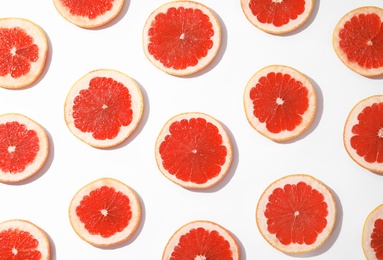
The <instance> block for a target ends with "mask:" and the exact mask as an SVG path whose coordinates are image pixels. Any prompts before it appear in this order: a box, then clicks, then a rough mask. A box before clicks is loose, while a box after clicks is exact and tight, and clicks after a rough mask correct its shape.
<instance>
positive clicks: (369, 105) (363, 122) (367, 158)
mask: <svg viewBox="0 0 383 260" xmlns="http://www.w3.org/2000/svg"><path fill="white" fill-rule="evenodd" d="M343 143H344V146H345V148H346V151H347V153H348V154H349V155H350V157H351V158H352V159H353V160H354V161H355V162H356V163H358V164H359V165H360V166H362V167H364V168H365V169H368V170H370V171H372V172H377V173H383V95H376V96H370V97H368V98H365V99H363V100H361V101H359V102H358V103H357V104H356V105H355V106H354V107H353V108H352V110H351V111H350V113H349V115H348V117H347V120H346V123H345V125H344V131H343Z"/></svg>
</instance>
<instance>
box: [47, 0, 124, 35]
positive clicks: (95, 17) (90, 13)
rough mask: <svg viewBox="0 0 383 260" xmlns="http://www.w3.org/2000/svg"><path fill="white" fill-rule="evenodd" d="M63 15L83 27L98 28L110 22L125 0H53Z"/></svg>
mask: <svg viewBox="0 0 383 260" xmlns="http://www.w3.org/2000/svg"><path fill="white" fill-rule="evenodd" d="M53 3H54V5H55V7H56V9H57V11H58V12H59V13H60V15H61V16H62V17H64V18H65V19H66V20H67V21H69V22H70V23H72V24H74V25H77V26H79V27H82V28H96V27H100V26H102V25H105V24H107V23H109V22H110V21H111V20H113V18H115V17H116V16H117V15H118V14H119V13H120V11H121V9H122V6H123V5H124V0H103V1H97V0H82V1H67V0H53Z"/></svg>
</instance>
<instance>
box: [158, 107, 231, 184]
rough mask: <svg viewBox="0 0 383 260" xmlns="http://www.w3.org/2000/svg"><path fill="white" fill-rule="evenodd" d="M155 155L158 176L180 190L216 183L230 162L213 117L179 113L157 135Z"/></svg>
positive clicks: (224, 138) (225, 141)
mask: <svg viewBox="0 0 383 260" xmlns="http://www.w3.org/2000/svg"><path fill="white" fill-rule="evenodd" d="M155 156H156V161H157V165H158V167H159V169H160V171H161V173H162V174H163V175H164V176H165V177H166V178H168V179H169V180H171V181H173V182H174V183H176V184H178V185H180V186H182V187H184V188H194V189H205V188H209V187H211V186H213V185H215V184H217V183H218V182H219V181H220V180H221V179H222V178H223V177H224V176H225V175H226V173H227V171H228V169H229V167H230V164H231V161H232V147H231V142H230V138H229V136H228V134H227V133H226V130H225V129H224V128H223V126H222V125H221V124H220V123H219V122H218V121H217V120H216V119H215V118H213V117H211V116H209V115H207V114H204V113H200V112H190V113H182V114H178V115H176V116H174V117H173V118H171V119H169V120H168V121H167V122H166V124H165V125H164V126H163V128H162V130H161V132H160V133H159V135H158V137H157V141H156V145H155Z"/></svg>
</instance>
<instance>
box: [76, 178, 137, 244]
mask: <svg viewBox="0 0 383 260" xmlns="http://www.w3.org/2000/svg"><path fill="white" fill-rule="evenodd" d="M140 218H141V207H140V203H139V200H138V198H137V196H136V194H135V192H134V191H133V190H132V189H131V188H130V187H128V186H127V185H125V184H124V183H122V182H120V181H118V180H115V179H112V178H101V179H98V180H96V181H93V182H91V183H89V184H87V185H86V186H84V187H83V188H81V189H80V190H79V191H78V192H77V193H76V194H75V196H74V197H73V199H72V201H71V203H70V206H69V219H70V222H71V225H72V227H73V229H74V231H75V232H76V233H77V235H78V236H79V237H81V238H82V239H83V240H84V241H86V242H88V243H90V244H92V245H95V246H101V247H107V246H112V245H116V244H120V243H122V242H124V241H126V240H128V239H129V238H130V237H131V236H132V235H133V234H134V232H135V231H136V229H137V227H138V224H139V222H140Z"/></svg>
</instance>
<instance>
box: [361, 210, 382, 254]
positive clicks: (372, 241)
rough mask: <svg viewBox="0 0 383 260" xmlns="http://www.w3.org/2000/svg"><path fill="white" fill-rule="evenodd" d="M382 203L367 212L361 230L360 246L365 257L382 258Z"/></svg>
mask: <svg viewBox="0 0 383 260" xmlns="http://www.w3.org/2000/svg"><path fill="white" fill-rule="evenodd" d="M382 237H383V205H379V206H378V207H376V208H375V209H374V210H373V211H371V212H370V214H368V216H367V218H366V220H365V222H364V226H363V232H362V247H363V252H364V255H365V256H366V259H368V260H373V259H376V260H378V259H383V239H382Z"/></svg>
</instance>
